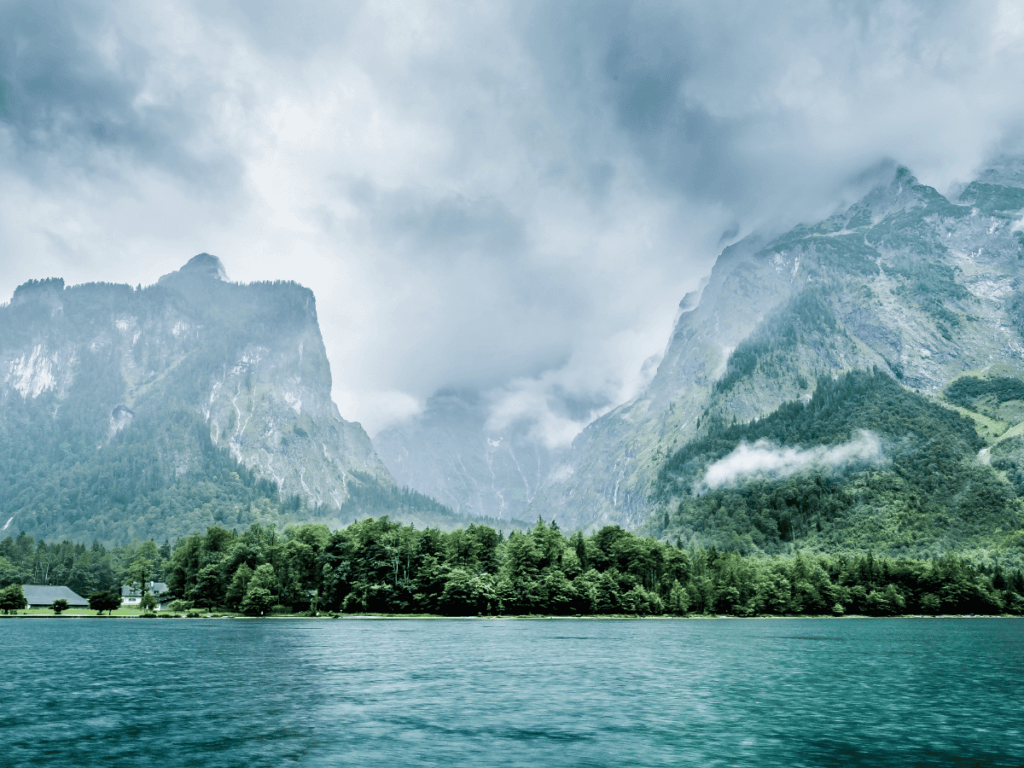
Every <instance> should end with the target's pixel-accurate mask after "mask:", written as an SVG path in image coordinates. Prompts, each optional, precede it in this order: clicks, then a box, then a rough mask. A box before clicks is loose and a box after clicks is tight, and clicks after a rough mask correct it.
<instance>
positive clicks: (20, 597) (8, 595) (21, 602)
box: [0, 584, 28, 613]
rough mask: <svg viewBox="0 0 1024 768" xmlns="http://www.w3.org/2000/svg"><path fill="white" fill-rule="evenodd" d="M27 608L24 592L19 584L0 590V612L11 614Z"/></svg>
mask: <svg viewBox="0 0 1024 768" xmlns="http://www.w3.org/2000/svg"><path fill="white" fill-rule="evenodd" d="M27 607H28V600H26V599H25V592H24V591H23V590H22V589H21V584H11V585H10V586H9V587H5V588H4V589H0V611H3V612H4V613H13V612H14V611H19V610H21V609H23V608H27Z"/></svg>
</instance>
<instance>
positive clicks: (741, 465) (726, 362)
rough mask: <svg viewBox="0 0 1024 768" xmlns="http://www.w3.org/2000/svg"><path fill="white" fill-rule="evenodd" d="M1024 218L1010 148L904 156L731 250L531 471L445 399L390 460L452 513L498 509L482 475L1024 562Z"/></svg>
mask: <svg viewBox="0 0 1024 768" xmlns="http://www.w3.org/2000/svg"><path fill="white" fill-rule="evenodd" d="M1022 217H1024V162H1022V161H1020V160H1018V159H1002V160H1000V161H999V162H997V163H995V164H993V165H992V166H991V167H990V168H989V169H988V170H986V171H985V172H984V173H982V174H980V176H979V177H978V178H977V179H976V180H974V181H973V182H971V183H969V184H967V185H965V186H963V187H962V188H961V189H960V190H958V194H955V195H951V196H950V198H947V197H944V196H943V195H941V194H940V193H939V192H937V191H936V190H935V189H933V188H931V187H928V186H926V185H923V184H921V183H919V182H918V180H917V179H916V178H915V177H914V176H913V175H912V174H911V172H910V171H909V170H908V169H906V168H902V167H899V168H898V167H895V166H893V167H892V170H891V171H890V172H888V175H887V176H886V180H885V182H884V183H882V184H880V185H878V186H877V187H876V188H875V189H873V190H872V191H871V192H870V193H869V194H867V195H866V196H865V197H863V199H861V200H860V201H859V202H857V203H856V204H854V205H853V206H851V207H849V208H848V209H847V210H843V211H841V212H838V213H836V214H835V215H833V216H831V217H830V218H827V219H826V220H824V221H820V222H817V223H815V224H811V225H802V226H798V227H796V228H794V229H792V230H791V231H789V232H786V233H785V234H783V235H782V236H779V237H774V238H765V237H757V236H750V237H747V238H746V239H744V240H741V241H739V242H737V243H735V244H733V245H731V246H729V247H727V248H726V249H725V250H724V251H723V252H722V254H721V255H720V257H719V258H718V260H717V262H716V264H715V265H714V269H713V271H712V273H711V276H710V280H709V281H708V282H707V284H706V286H705V287H704V288H703V290H702V291H701V292H700V293H699V294H692V295H688V296H687V297H685V298H684V300H683V302H682V303H681V304H680V316H679V319H678V321H677V323H676V326H675V329H674V332H673V333H672V336H671V339H670V340H669V343H668V346H667V349H666V352H665V354H664V357H663V359H662V360H661V363H660V366H659V368H658V370H657V374H656V375H655V376H654V378H653V380H652V381H651V383H650V384H649V385H648V386H647V388H646V389H645V391H643V392H642V393H641V394H639V395H638V396H637V397H635V398H634V399H633V400H631V401H630V402H627V403H625V404H623V405H621V406H619V407H618V408H616V409H614V410H612V411H610V412H609V413H607V414H606V415H604V416H602V417H601V418H599V419H597V420H596V421H594V422H593V423H591V424H590V425H589V426H588V427H587V428H586V429H585V430H584V431H583V432H582V433H581V434H580V435H579V436H578V437H577V438H576V439H575V441H574V442H573V444H572V446H571V449H569V450H567V451H565V452H563V453H561V454H547V455H546V456H540V457H539V458H533V459H531V461H532V467H534V468H536V467H543V466H545V465H548V466H550V469H549V471H548V473H547V476H546V477H545V478H544V480H543V481H542V482H540V483H539V485H537V486H536V487H533V486H532V485H531V482H530V481H529V475H527V474H519V473H514V472H504V473H496V472H495V471H494V466H495V461H494V457H495V455H496V446H497V445H498V444H499V443H500V441H501V439H502V437H503V435H500V434H493V435H492V434H483V433H482V432H481V431H480V430H473V429H469V428H467V426H466V425H467V421H466V418H465V411H466V409H465V408H461V409H459V410H458V414H459V421H458V427H456V425H455V422H454V421H445V420H444V419H443V418H440V411H439V410H438V409H437V408H436V407H435V408H434V409H432V410H429V409H428V413H427V414H426V415H423V416H420V417H417V418H418V421H417V422H414V423H412V424H406V425H400V426H399V427H394V428H392V429H390V430H388V431H387V432H385V433H384V434H383V435H382V436H381V437H380V438H379V439H380V440H381V445H383V446H385V447H386V450H385V451H384V452H382V456H383V457H384V459H385V462H386V463H389V465H391V466H392V467H393V468H394V469H395V470H396V471H399V469H400V471H401V472H402V473H403V476H404V477H406V478H408V480H407V482H409V483H410V484H411V485H412V486H413V487H415V488H417V489H419V490H422V491H424V492H430V493H431V494H434V495H436V496H438V497H441V498H444V499H446V500H447V501H448V503H459V505H460V507H459V508H460V510H461V511H464V512H465V511H474V510H477V511H479V510H482V509H487V510H488V511H489V512H490V513H491V514H500V512H496V511H495V507H494V505H493V503H487V502H486V501H485V502H483V503H484V504H485V506H476V505H478V504H480V503H481V502H478V501H476V499H479V498H481V495H480V493H479V489H480V488H486V489H488V494H489V496H487V494H485V495H484V496H485V497H486V498H490V499H494V498H496V497H498V496H501V497H503V498H519V499H523V498H524V497H526V496H527V495H528V497H529V499H528V503H524V504H523V506H524V507H525V511H519V510H517V512H519V516H520V517H524V518H528V519H529V518H536V517H537V516H538V515H540V516H542V517H543V518H545V519H554V520H556V521H557V523H558V524H559V525H560V526H561V527H562V528H563V529H568V530H573V529H583V530H596V529H599V528H601V527H602V526H605V525H621V526H623V527H625V528H628V529H634V530H638V531H639V532H642V533H646V534H649V535H653V536H655V537H658V538H662V539H667V540H669V541H673V542H681V543H683V544H687V543H692V544H696V545H699V546H710V545H715V546H716V547H719V548H728V549H733V550H737V551H740V552H746V553H756V552H765V553H774V552H780V551H785V550H787V549H791V548H792V547H794V546H796V547H809V548H811V549H817V550H824V551H841V550H846V549H859V550H864V549H869V548H870V549H874V550H875V551H881V552H886V553H889V554H893V555H911V556H929V555H932V554H937V553H940V552H942V551H946V550H948V549H950V548H955V549H958V550H960V551H965V552H966V551H976V552H978V553H982V552H995V551H999V552H1002V553H1003V554H1004V555H1006V556H1009V557H1011V559H1015V560H1018V559H1020V558H1021V554H1022V553H1024V530H1022V525H1024V506H1022V501H1021V494H1024V284H1022V280H1021V275H1022V271H1024V231H1022V229H1024V219H1022ZM449 410H451V408H449ZM477 421H478V422H479V424H481V425H483V424H484V419H483V418H478V419H477ZM519 442H520V443H522V440H521V439H520V441H519ZM514 445H515V444H514ZM525 452H526V451H525V450H524V447H523V445H521V444H520V445H518V450H517V453H518V454H522V453H525ZM485 454H486V455H485ZM466 456H471V457H473V458H472V461H466V460H465V457H466ZM428 457H429V458H428ZM399 462H400V463H401V467H399ZM428 462H429V466H430V467H456V466H457V467H458V468H459V469H458V471H448V472H434V473H429V472H427V471H426V469H427V467H428ZM474 466H475V467H477V470H476V472H475V473H474V472H473V470H472V467H474ZM428 475H429V479H425V478H426V477H427V476H428ZM446 482H447V484H446Z"/></svg>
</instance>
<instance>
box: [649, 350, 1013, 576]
mask: <svg viewBox="0 0 1024 768" xmlns="http://www.w3.org/2000/svg"><path fill="white" fill-rule="evenodd" d="M996 384H998V386H1000V387H1002V384H1001V383H999V382H997V383H996ZM1000 391H1001V390H1000ZM864 432H869V433H870V434H871V435H873V436H875V437H876V438H877V439H878V440H879V443H880V445H881V446H882V452H883V455H882V456H880V457H879V459H878V460H877V461H874V462H868V461H863V462H860V463H852V464H849V465H847V466H845V467H843V468H831V467H825V466H817V465H814V464H808V465H807V467H806V468H805V469H803V470H801V471H792V472H789V473H787V474H779V473H771V472H758V473H753V474H749V475H746V476H744V477H742V478H737V479H736V481H735V482H732V483H729V484H725V485H723V486H721V487H716V488H713V489H702V487H701V479H702V478H703V477H704V474H705V473H706V471H707V469H708V467H709V466H711V465H713V464H714V463H716V462H718V461H720V460H722V459H724V458H726V457H727V456H729V455H730V454H732V453H733V451H735V450H736V449H737V448H738V447H739V446H742V445H745V444H746V445H750V444H753V443H756V442H758V441H763V442H762V443H760V444H761V445H765V446H768V448H769V449H774V450H781V449H782V448H784V447H789V446H792V447H799V448H801V449H807V448H809V447H814V446H824V447H830V446H831V447H834V446H840V445H844V444H848V443H849V441H851V440H854V439H855V438H856V436H857V435H858V434H862V433H864ZM984 445H985V443H984V441H983V440H982V439H981V438H980V437H979V436H978V434H977V432H976V430H975V428H974V425H973V423H972V422H971V421H970V419H968V418H965V417H964V416H962V415H960V414H959V413H957V412H955V411H953V410H950V409H949V408H947V407H944V406H943V405H941V404H939V403H936V402H932V401H930V400H928V399H927V398H925V397H923V396H921V395H919V394H917V393H915V392H913V391H910V390H908V389H905V388H904V387H901V386H900V385H899V384H897V383H896V382H895V381H893V379H892V378H890V377H889V376H888V375H886V374H884V373H881V372H879V371H877V370H876V371H872V372H861V371H856V372H852V373H848V374H846V375H844V376H841V377H839V378H837V379H831V378H829V377H822V378H821V379H819V381H818V382H817V386H816V388H815V390H814V395H813V396H812V397H811V398H810V400H809V401H808V402H807V403H806V404H805V403H803V402H800V401H794V402H791V403H787V404H785V405H783V406H781V407H780V408H779V409H778V410H776V411H775V412H773V413H771V414H769V415H768V416H765V417H764V418H762V419H757V420H754V421H752V422H749V423H746V424H736V423H732V424H727V423H725V422H723V421H720V420H713V419H710V418H709V419H707V422H706V423H705V424H703V425H702V426H701V434H700V435H699V437H698V438H697V439H695V440H693V441H691V442H690V443H688V444H687V445H685V446H684V447H683V448H681V449H679V450H678V451H676V452H675V453H673V454H672V455H670V456H669V457H668V458H667V459H666V461H665V463H664V465H663V467H662V469H661V471H660V474H659V476H658V479H657V482H656V483H655V488H654V498H655V499H656V500H658V501H659V502H660V503H661V505H662V508H661V511H660V513H658V514H656V515H654V517H653V518H652V519H651V520H650V521H649V522H648V523H647V524H646V526H645V528H644V530H645V532H646V533H649V534H652V535H654V536H656V537H658V538H661V539H666V538H667V539H671V540H674V539H676V538H677V537H678V538H681V539H682V540H683V541H684V542H686V543H688V544H694V545H697V546H703V547H709V546H712V545H713V546H716V547H718V548H719V549H728V550H732V551H736V552H739V553H748V554H753V553H764V554H776V553H782V552H784V551H786V550H787V549H789V548H791V547H793V546H796V547H806V548H808V549H812V550H815V551H819V552H841V551H849V550H859V551H866V550H868V549H873V550H874V551H876V552H879V553H884V554H887V555H890V556H898V557H915V558H924V559H928V558H932V557H936V556H938V555H940V554H942V553H943V552H946V551H949V550H953V551H957V552H961V553H966V552H969V551H985V552H988V553H990V554H992V555H993V556H995V557H997V558H1003V559H1004V561H1006V562H1010V563H1012V564H1013V565H1014V566H1015V567H1016V566H1019V565H1021V564H1022V562H1024V507H1022V503H1021V500H1020V499H1019V498H1018V496H1017V494H1016V492H1015V489H1014V485H1013V479H1014V477H1015V474H1014V471H1015V466H1010V464H1012V463H1013V462H1010V461H1009V460H1008V459H1005V460H1004V459H1003V458H1000V459H999V460H998V461H994V462H993V463H992V466H989V465H987V464H985V463H984V462H981V461H978V460H977V456H978V452H979V450H980V449H981V448H982V447H983V446H984ZM1002 462H1009V463H1007V464H1006V466H1005V467H1004V466H1003V463H1002ZM997 470H1000V471H1002V472H1003V473H1004V475H1003V476H1000V474H999V471H997ZM1004 478H1008V479H1009V480H1010V481H1011V482H1007V481H1006V479H1004Z"/></svg>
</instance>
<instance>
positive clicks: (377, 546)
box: [162, 517, 1024, 616]
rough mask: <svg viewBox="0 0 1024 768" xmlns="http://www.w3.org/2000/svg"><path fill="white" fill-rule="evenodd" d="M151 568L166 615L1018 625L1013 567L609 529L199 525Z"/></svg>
mask: <svg viewBox="0 0 1024 768" xmlns="http://www.w3.org/2000/svg"><path fill="white" fill-rule="evenodd" d="M162 567H163V568H165V570H166V574H167V576H166V578H167V584H168V586H169V588H170V590H171V591H172V593H173V594H174V595H175V596H177V597H178V598H180V599H181V600H182V601H183V602H182V603H180V604H179V605H178V606H177V607H178V608H181V609H208V610H219V609H228V610H233V611H242V612H244V613H249V614H253V615H262V614H266V613H269V612H287V611H307V610H308V611H317V612H339V613H340V612H345V613H363V612H371V613H395V614H416V613H430V614H443V615H452V616H475V615H524V614H545V615H566V616H568V615H581V616H584V615H617V614H629V615H639V616H646V615H653V616H656V615H686V614H727V615H734V616H758V615H808V616H819V615H842V614H865V615H875V616H886V615H898V614H907V613H913V614H964V613H970V614H1002V613H1011V614H1017V615H1020V614H1024V574H1022V573H1021V571H1020V570H1014V571H1006V572H1004V571H1003V570H1001V569H1000V568H999V567H997V566H993V567H986V566H980V567H979V566H975V565H973V564H971V563H970V562H968V561H967V560H965V559H963V558H961V557H958V556H956V555H953V554H946V555H943V556H942V557H939V558H936V559H933V560H909V559H889V558H881V557H875V556H874V555H872V554H871V553H866V554H858V555H844V554H836V555H809V554H806V553H796V554H794V555H790V556H779V557H773V558H768V557H743V556H741V555H739V554H737V553H735V552H721V551H717V550H716V549H714V548H710V549H700V548H695V547H693V548H687V549H683V548H681V547H680V546H673V545H671V544H666V543H664V542H659V541H657V540H655V539H653V538H640V537H639V536H636V535H634V534H632V533H630V532H628V531H624V530H622V529H621V528H618V527H612V526H609V527H605V528H603V529H601V530H600V531H598V532H597V533H595V534H593V535H591V536H585V535H583V534H582V533H579V532H577V533H574V534H572V535H571V536H569V537H566V536H564V535H563V534H562V532H561V531H560V530H559V529H558V527H557V526H556V525H555V524H551V525H548V524H545V523H544V522H543V521H538V523H537V525H536V526H535V527H534V528H533V529H532V530H531V531H529V532H528V533H519V532H513V533H511V534H510V535H509V536H508V537H507V538H506V537H505V536H504V535H503V534H502V533H501V532H499V531H496V530H494V529H493V528H490V527H487V526H478V525H471V526H470V527H468V528H466V529H460V530H455V531H452V532H450V533H442V532H441V531H439V530H436V529H426V530H417V529H415V528H414V527H412V526H405V525H401V524H399V523H395V522H392V521H390V520H389V519H388V518H386V517H385V518H379V519H366V520H363V521H361V522H358V523H353V524H352V525H350V526H348V527H347V528H344V529H342V530H337V531H333V532H332V531H330V530H328V529H327V528H326V527H325V526H322V525H305V526H301V527H293V528H287V529H285V531H284V532H283V533H278V532H276V531H274V530H273V529H269V528H264V527H261V526H258V525H254V526H252V527H251V528H250V529H249V530H248V531H246V532H244V533H242V534H236V533H234V532H232V531H228V530H225V529H222V528H210V529H209V530H208V531H207V533H206V534H205V535H198V534H197V535H194V536H190V537H188V538H186V539H182V540H181V541H179V542H178V544H177V546H176V547H175V548H174V551H173V554H172V555H171V557H170V559H169V561H168V562H166V563H165V564H163V566H162ZM275 606H278V607H277V608H275Z"/></svg>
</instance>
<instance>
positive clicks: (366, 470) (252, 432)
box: [0, 254, 452, 542]
mask: <svg viewBox="0 0 1024 768" xmlns="http://www.w3.org/2000/svg"><path fill="white" fill-rule="evenodd" d="M0 376H2V379H0V477H2V484H0V528H2V529H3V530H5V531H7V532H12V531H13V532H14V533H17V531H19V530H26V531H28V532H30V533H33V534H34V535H37V536H42V535H45V536H47V537H54V536H69V537H76V538H79V539H89V538H92V537H98V538H100V539H101V540H105V541H111V542H114V541H123V540H128V539H133V538H143V537H148V536H157V537H159V538H165V537H175V536H178V535H183V534H187V533H190V532H192V531H193V530H198V529H202V527H204V526H206V525H213V524H218V525H228V526H239V525H247V524H248V523H250V522H256V521H258V522H267V523H270V522H280V521H282V520H286V519H296V520H300V519H306V518H308V517H309V516H310V515H312V514H313V510H318V511H317V512H316V514H317V515H319V516H320V517H324V516H335V517H337V518H338V519H342V518H344V519H345V520H346V522H348V521H350V520H351V519H352V517H356V516H361V513H360V512H359V508H354V507H353V503H354V502H353V501H352V500H351V499H352V496H353V490H354V489H355V490H357V491H358V492H357V493H356V494H355V495H356V497H357V498H358V499H361V500H362V501H361V502H360V503H361V504H362V506H367V507H368V508H372V509H378V508H379V507H380V506H381V504H380V500H381V499H385V498H386V499H390V500H391V502H392V505H391V507H390V508H391V509H393V510H394V511H396V512H397V511H399V510H404V512H406V513H409V514H408V515H407V517H410V519H417V520H418V521H419V522H422V520H423V519H429V520H432V521H433V520H440V521H442V522H444V521H448V520H449V518H452V515H451V513H450V511H448V510H446V509H445V508H444V507H442V506H441V505H438V504H437V503H436V502H433V501H432V500H429V499H425V498H423V497H420V496H418V495H416V494H405V495H402V493H401V492H399V491H398V489H397V488H396V487H395V484H394V481H393V480H392V478H391V476H390V474H389V473H388V471H387V470H386V469H385V468H384V466H383V464H381V462H380V460H379V459H378V458H377V456H376V454H375V453H374V451H373V448H372V446H371V444H370V440H369V438H368V436H367V435H366V433H365V432H364V431H363V429H362V427H360V426H359V425H358V424H355V423H352V422H348V421H345V420H344V419H342V418H341V416H340V415H339V413H338V410H337V408H336V406H335V405H334V403H333V402H332V400H331V394H330V393H331V372H330V366H329V364H328V362H327V357H326V353H325V350H324V346H323V341H322V339H321V336H320V329H319V326H318V324H317V317H316V304H315V300H314V298H313V294H312V292H311V291H310V290H309V289H307V288H303V287H302V286H299V285H297V284H295V283H256V284H252V285H240V284H236V283H229V282H227V281H226V280H225V279H224V268H223V266H222V265H221V263H220V261H219V260H218V259H217V258H216V257H213V256H210V255H208V254H200V255H199V256H197V257H195V258H194V259H192V260H191V261H189V263H188V264H186V265H185V266H184V267H183V268H182V269H181V270H179V271H177V272H174V273H171V274H170V275H165V276H164V277H163V278H161V279H160V281H159V282H158V284H157V285H154V286H149V287H146V288H139V289H133V288H131V287H130V286H127V285H111V284H86V285H79V286H72V287H65V286H64V283H63V281H62V280H60V279H50V280H43V281H33V282H30V283H27V284H25V285H22V286H20V287H19V288H18V289H17V290H16V291H15V293H14V297H13V299H12V301H11V302H10V304H9V305H6V306H4V307H2V308H0ZM396 494H397V495H396ZM396 505H397V507H396ZM310 508H312V509H310ZM417 514H419V515H420V516H419V517H417Z"/></svg>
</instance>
